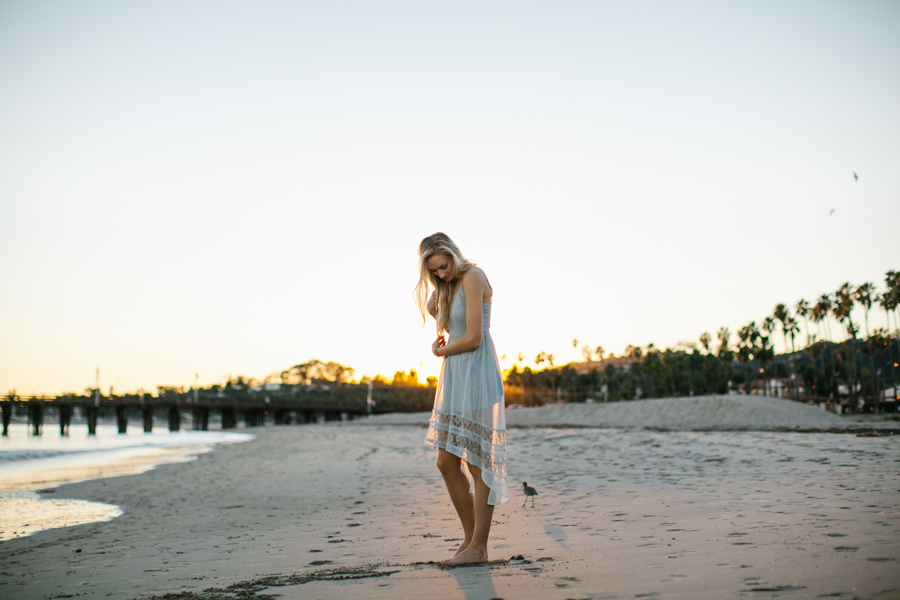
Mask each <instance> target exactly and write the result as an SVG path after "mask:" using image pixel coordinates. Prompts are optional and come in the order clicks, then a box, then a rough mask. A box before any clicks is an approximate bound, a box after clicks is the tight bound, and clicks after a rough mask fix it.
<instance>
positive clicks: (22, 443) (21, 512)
mask: <svg viewBox="0 0 900 600" xmlns="http://www.w3.org/2000/svg"><path fill="white" fill-rule="evenodd" d="M253 438H254V436H253V435H251V434H248V433H238V432H233V431H176V432H169V431H168V430H166V429H165V428H157V430H156V431H154V432H153V433H144V432H143V431H142V430H141V429H140V428H132V430H131V431H129V432H128V433H127V434H119V433H118V431H117V429H116V426H115V425H103V424H101V425H98V426H97V435H96V436H88V434H87V425H75V424H73V425H72V426H71V427H70V430H69V435H68V436H67V437H62V436H60V435H59V428H58V427H54V426H52V425H44V428H43V435H41V436H37V437H35V436H31V435H30V434H29V430H28V427H27V425H26V424H24V423H12V424H10V427H9V436H8V437H0V541H3V540H8V539H12V538H17V537H23V536H26V535H31V534H33V533H36V532H38V531H44V530H46V529H54V528H57V527H66V526H74V525H81V524H84V523H93V522H97V521H108V520H110V519H113V518H115V517H117V516H119V515H121V514H122V511H121V510H120V509H119V507H117V506H113V505H110V504H102V503H99V502H88V501H85V500H72V499H64V498H53V496H52V494H53V493H54V489H55V487H56V486H58V485H61V484H63V483H71V482H75V481H85V480H88V479H98V478H102V477H116V476H120V475H133V474H136V473H142V472H144V471H147V470H149V469H152V468H153V467H155V466H157V465H160V464H165V463H173V462H186V461H189V460H194V459H196V458H197V456H198V455H200V454H203V453H205V452H209V451H210V450H212V448H213V447H214V446H215V445H216V444H229V443H238V442H246V441H249V440H252V439H253Z"/></svg>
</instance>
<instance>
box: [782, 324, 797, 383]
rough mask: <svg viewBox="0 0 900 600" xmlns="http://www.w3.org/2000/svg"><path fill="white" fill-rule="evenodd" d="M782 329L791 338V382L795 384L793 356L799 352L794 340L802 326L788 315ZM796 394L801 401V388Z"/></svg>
mask: <svg viewBox="0 0 900 600" xmlns="http://www.w3.org/2000/svg"><path fill="white" fill-rule="evenodd" d="M782 327H783V329H784V330H785V331H786V332H787V334H788V335H789V336H790V337H791V362H790V367H791V382H792V383H794V384H795V379H794V356H793V355H794V353H795V352H796V351H797V350H796V348H794V338H795V337H796V335H797V332H799V331H800V325H799V324H798V323H797V319H795V318H794V317H792V316H790V315H788V317H787V319H785V321H784V324H783V325H782ZM795 385H796V384H795ZM795 392H796V393H795V396H796V397H797V399H798V400H799V399H800V388H799V387H796V390H795Z"/></svg>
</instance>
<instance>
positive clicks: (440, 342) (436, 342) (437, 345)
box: [431, 335, 447, 358]
mask: <svg viewBox="0 0 900 600" xmlns="http://www.w3.org/2000/svg"><path fill="white" fill-rule="evenodd" d="M446 343H447V342H445V341H444V336H442V335H439V336H438V338H437V339H436V340H434V343H433V344H431V352H432V353H433V354H434V355H435V356H439V357H441V358H443V357H442V356H441V355H440V354H438V348H442V347H443V346H444V345H446Z"/></svg>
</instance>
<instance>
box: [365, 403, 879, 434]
mask: <svg viewBox="0 0 900 600" xmlns="http://www.w3.org/2000/svg"><path fill="white" fill-rule="evenodd" d="M429 414H430V413H428V412H421V413H412V414H389V415H377V416H374V417H370V418H368V419H364V420H362V421H360V422H361V423H367V424H372V425H406V424H408V425H418V424H427V422H428V416H429ZM506 424H507V426H508V427H601V428H628V429H631V428H638V429H640V428H644V429H665V430H670V431H709V430H722V431H772V430H782V429H796V430H803V429H841V428H858V427H860V426H862V425H861V424H860V423H857V422H854V421H852V420H850V419H848V418H846V417H840V416H838V415H836V414H834V413H831V412H826V411H824V410H821V409H820V408H819V407H818V406H813V405H809V404H802V403H799V402H794V401H792V400H782V399H779V398H765V397H760V396H694V397H690V398H659V399H652V400H633V401H628V402H609V403H602V404H557V405H553V406H542V407H535V408H515V409H512V410H508V411H507V414H506ZM878 426H879V424H878V423H866V424H865V427H878ZM885 426H896V423H894V424H893V425H891V424H890V423H887V424H885Z"/></svg>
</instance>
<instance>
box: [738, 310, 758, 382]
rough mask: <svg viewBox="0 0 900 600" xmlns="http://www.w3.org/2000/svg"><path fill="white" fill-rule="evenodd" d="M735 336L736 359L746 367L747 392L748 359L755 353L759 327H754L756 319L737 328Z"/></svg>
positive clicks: (749, 379) (750, 379)
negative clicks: (736, 340) (736, 343)
mask: <svg viewBox="0 0 900 600" xmlns="http://www.w3.org/2000/svg"><path fill="white" fill-rule="evenodd" d="M737 336H738V346H737V359H738V362H739V363H741V364H742V365H746V367H747V392H748V393H749V392H750V385H751V381H752V378H751V375H750V361H752V360H753V357H754V355H755V353H756V342H757V340H758V339H759V337H760V336H759V329H757V327H756V321H750V323H748V324H747V325H744V326H743V327H741V328H740V329H738V332H737Z"/></svg>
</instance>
